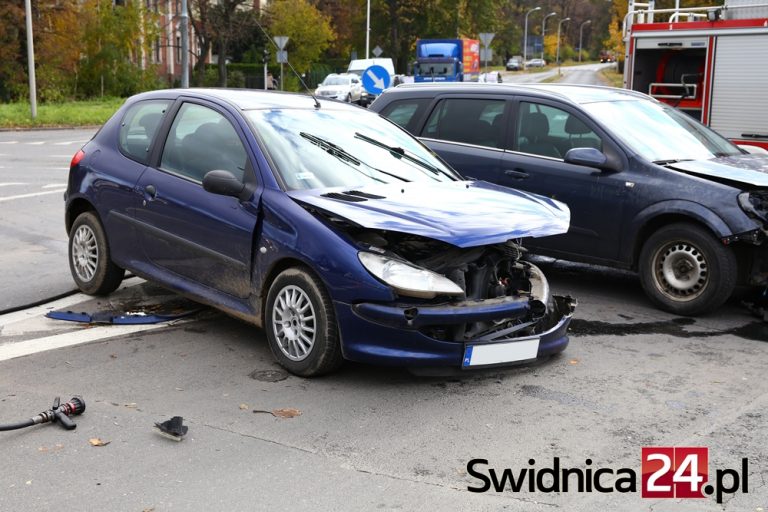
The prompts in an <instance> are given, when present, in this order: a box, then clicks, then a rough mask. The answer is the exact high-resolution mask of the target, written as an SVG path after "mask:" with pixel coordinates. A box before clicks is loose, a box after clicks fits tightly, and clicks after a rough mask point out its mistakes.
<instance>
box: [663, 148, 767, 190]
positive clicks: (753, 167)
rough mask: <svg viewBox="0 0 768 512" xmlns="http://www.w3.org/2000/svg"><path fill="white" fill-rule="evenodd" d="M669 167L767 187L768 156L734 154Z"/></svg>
mask: <svg viewBox="0 0 768 512" xmlns="http://www.w3.org/2000/svg"><path fill="white" fill-rule="evenodd" d="M669 167H670V168H671V169H676V170H678V171H683V172H686V173H689V174H696V175H699V176H703V177H711V178H717V179H724V180H729V181H735V182H740V183H745V184H747V185H753V186H756V187H768V156H766V155H736V156H724V157H721V158H713V159H712V160H691V161H686V162H676V163H674V164H670V165H669Z"/></svg>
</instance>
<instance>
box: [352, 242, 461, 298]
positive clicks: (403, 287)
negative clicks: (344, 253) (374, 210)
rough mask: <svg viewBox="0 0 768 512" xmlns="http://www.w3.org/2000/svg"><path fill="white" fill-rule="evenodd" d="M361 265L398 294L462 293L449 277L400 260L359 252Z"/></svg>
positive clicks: (436, 294)
mask: <svg viewBox="0 0 768 512" xmlns="http://www.w3.org/2000/svg"><path fill="white" fill-rule="evenodd" d="M357 256H358V258H359V259H360V263H362V264H363V266H364V267H365V268H366V269H367V270H368V272H370V273H371V274H373V275H374V276H376V277H377V278H378V279H380V280H382V281H384V282H385V283H387V284H388V285H389V286H391V287H392V288H394V289H395V291H396V292H397V293H399V294H400V295H405V296H408V297H418V298H420V299H432V298H435V297H437V296H438V295H464V290H462V289H461V287H459V285H457V284H456V283H454V282H453V281H451V280H450V279H448V278H446V277H443V276H441V275H440V274H436V273H435V272H431V271H429V270H426V269H423V268H420V267H417V266H415V265H411V264H410V263H406V262H405V261H402V260H397V259H393V258H389V257H387V256H381V255H379V254H373V253H371V252H360V253H358V255H357Z"/></svg>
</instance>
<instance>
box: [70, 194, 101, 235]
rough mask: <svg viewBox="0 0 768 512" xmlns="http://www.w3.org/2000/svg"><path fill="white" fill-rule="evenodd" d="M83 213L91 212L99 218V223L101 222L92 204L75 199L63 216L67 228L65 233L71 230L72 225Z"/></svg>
mask: <svg viewBox="0 0 768 512" xmlns="http://www.w3.org/2000/svg"><path fill="white" fill-rule="evenodd" d="M85 212H93V213H94V214H95V215H96V216H97V217H98V218H99V221H101V216H100V215H99V212H98V211H97V210H96V207H95V206H93V203H91V202H90V201H88V200H87V199H85V198H82V197H78V198H75V199H73V200H72V201H71V202H70V203H69V205H67V211H66V213H65V215H64V223H65V226H66V228H67V233H69V231H70V230H71V229H72V224H74V222H75V219H77V218H78V217H79V216H80V215H81V214H83V213H85Z"/></svg>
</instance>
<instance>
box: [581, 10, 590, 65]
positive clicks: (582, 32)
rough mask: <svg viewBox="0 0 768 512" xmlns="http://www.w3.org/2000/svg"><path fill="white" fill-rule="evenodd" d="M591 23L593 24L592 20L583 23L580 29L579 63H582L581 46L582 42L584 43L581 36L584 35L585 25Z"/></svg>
mask: <svg viewBox="0 0 768 512" xmlns="http://www.w3.org/2000/svg"><path fill="white" fill-rule="evenodd" d="M590 23H592V20H587V21H585V22H584V23H582V24H581V26H580V27H579V63H581V50H582V48H583V47H582V46H581V41H582V39H581V36H582V35H584V25H589V24H590Z"/></svg>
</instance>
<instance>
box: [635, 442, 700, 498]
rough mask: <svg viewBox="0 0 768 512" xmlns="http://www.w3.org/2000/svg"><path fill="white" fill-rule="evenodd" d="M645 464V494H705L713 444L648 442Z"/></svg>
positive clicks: (649, 496)
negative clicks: (705, 445) (679, 444)
mask: <svg viewBox="0 0 768 512" xmlns="http://www.w3.org/2000/svg"><path fill="white" fill-rule="evenodd" d="M641 468H642V475H643V487H642V497H643V498H703V497H704V494H703V493H702V492H701V488H702V486H703V485H704V483H705V482H706V481H707V478H708V476H709V474H708V473H709V448H703V447H677V448H675V447H670V446H646V447H644V448H643V449H642V466H641Z"/></svg>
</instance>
